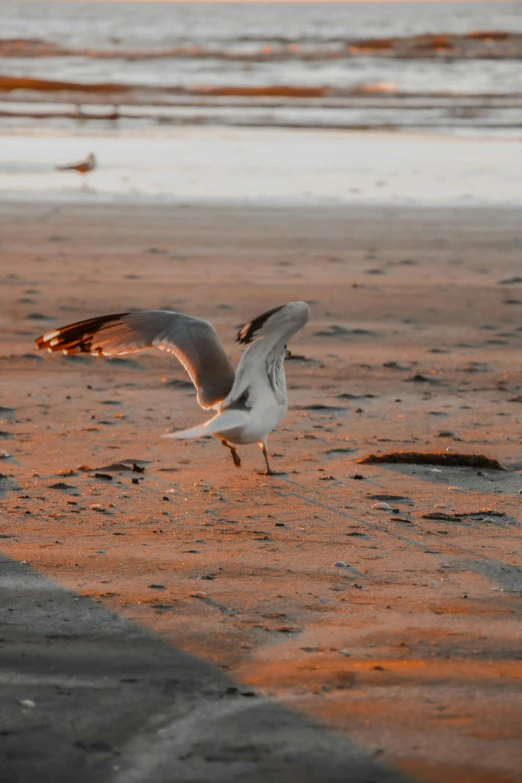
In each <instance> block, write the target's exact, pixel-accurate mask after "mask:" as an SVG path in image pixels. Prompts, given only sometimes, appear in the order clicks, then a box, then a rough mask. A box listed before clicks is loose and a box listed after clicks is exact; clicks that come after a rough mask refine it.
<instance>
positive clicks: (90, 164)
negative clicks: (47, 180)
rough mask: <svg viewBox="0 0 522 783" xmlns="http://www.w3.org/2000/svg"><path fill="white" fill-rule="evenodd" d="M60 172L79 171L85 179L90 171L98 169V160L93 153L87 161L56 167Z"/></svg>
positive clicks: (88, 156)
mask: <svg viewBox="0 0 522 783" xmlns="http://www.w3.org/2000/svg"><path fill="white" fill-rule="evenodd" d="M56 168H57V169H58V171H78V172H79V173H80V174H81V175H82V179H83V177H85V175H86V174H88V173H89V172H90V171H94V169H95V168H96V158H95V157H94V155H93V153H92V152H90V153H89V154H88V155H87V157H86V158H85V160H80V161H78V163H68V164H66V165H65V166H56Z"/></svg>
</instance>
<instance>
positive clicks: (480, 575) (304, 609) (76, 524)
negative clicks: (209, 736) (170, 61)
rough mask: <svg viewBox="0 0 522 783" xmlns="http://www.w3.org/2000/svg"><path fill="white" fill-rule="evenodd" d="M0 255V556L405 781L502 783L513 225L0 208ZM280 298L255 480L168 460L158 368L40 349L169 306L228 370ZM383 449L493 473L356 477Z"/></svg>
mask: <svg viewBox="0 0 522 783" xmlns="http://www.w3.org/2000/svg"><path fill="white" fill-rule="evenodd" d="M0 237H1V246H0V253H1V271H0V281H1V283H2V285H1V287H0V297H1V299H0V329H1V332H0V357H1V358H0V366H1V368H2V371H3V378H4V383H3V384H2V399H1V402H0V404H1V406H2V409H0V430H1V432H0V438H1V439H2V440H1V442H0V450H3V451H4V452H5V453H6V454H8V455H10V456H4V457H3V458H2V460H1V462H0V470H1V471H2V473H3V474H5V478H3V479H0V492H3V495H4V497H3V498H2V515H1V520H2V525H1V528H2V529H1V531H0V532H1V535H2V537H3V538H2V545H3V546H2V549H3V552H4V554H5V555H6V556H7V557H9V558H12V559H13V560H15V561H21V560H24V561H27V562H28V563H29V564H30V566H31V567H32V568H33V569H36V570H37V571H38V572H41V573H42V574H44V575H45V576H47V577H49V578H51V579H52V580H54V581H55V582H57V583H59V584H60V585H62V586H65V587H66V588H67V589H68V590H71V591H74V592H75V593H76V594H80V595H84V596H88V597H89V598H91V599H92V600H94V601H99V602H101V604H103V605H104V606H105V607H106V608H107V609H108V610H110V611H114V612H116V613H118V614H121V615H123V616H125V617H126V618H127V619H130V620H132V621H134V622H135V623H137V624H138V625H140V626H142V627H144V628H146V629H149V630H151V631H154V632H155V633H156V634H157V635H158V636H159V637H161V639H162V640H164V641H166V642H167V643H168V644H171V645H173V646H174V647H175V648H177V650H184V651H186V652H188V653H191V654H193V655H195V656H198V657H200V658H202V659H204V660H206V661H208V662H210V663H212V664H214V665H215V666H216V667H219V668H221V669H223V670H224V671H225V672H226V674H227V675H228V676H230V677H231V678H233V679H234V680H235V681H236V682H237V683H239V684H240V685H241V687H243V686H244V687H248V688H254V689H255V690H256V691H257V692H259V693H261V694H265V695H268V696H270V697H274V698H275V699H276V700H278V701H279V702H282V703H283V704H284V705H285V706H286V707H288V708H290V709H291V710H292V711H295V712H296V713H298V714H302V715H306V716H308V717H311V718H312V719H314V720H316V721H319V722H320V723H321V724H323V725H324V726H327V727H330V728H334V729H338V730H340V731H341V732H342V733H344V734H345V736H347V737H349V738H350V740H352V741H353V742H355V743H356V744H357V746H358V747H360V748H363V749H365V751H366V752H368V753H370V754H371V755H373V756H374V757H376V758H378V760H379V761H380V762H382V763H383V764H384V765H385V766H386V767H387V768H388V769H392V770H397V771H398V772H400V773H404V774H409V775H410V776H411V779H412V780H416V781H429V782H431V781H437V783H438V781H450V782H453V781H454V782H455V783H457V781H458V783H485V782H486V781H488V783H490V781H492V780H494V781H495V783H504V782H505V783H508V782H509V783H513V782H514V781H515V780H520V769H521V768H522V752H521V747H522V743H521V739H522V737H521V733H520V726H521V725H522V720H521V719H522V704H521V702H522V698H521V692H520V676H521V667H522V664H521V653H520V649H521V645H520V625H519V622H520V614H521V604H520V594H521V592H522V571H521V569H520V495H519V494H518V493H519V491H520V490H522V476H521V473H520V470H521V469H522V455H521V449H520V420H521V413H520V410H521V408H520V405H521V402H522V369H521V367H520V359H519V357H520V347H521V343H522V331H521V328H522V323H521V311H522V290H521V285H522V276H521V275H520V251H521V247H522V229H521V221H520V211H519V210H517V209H508V208H460V209H447V208H446V209H445V208H409V207H392V206H386V207H379V206H371V207H353V206H342V207H333V206H332V207H320V208H314V207H304V206H303V207H298V208H297V207H296V208H291V207H286V208H279V207H278V208H270V207H254V206H251V207H241V206H237V207H234V206H228V207H225V206H212V205H207V206H201V205H200V206H186V207H182V206H179V205H177V206H175V205H173V206H168V207H167V206H142V207H139V206H137V205H136V206H131V205H129V206H125V207H117V206H108V205H106V206H103V207H101V206H99V207H98V206H92V205H74V206H71V205H70V206H67V205H64V204H60V205H55V206H53V205H50V204H46V205H43V204H19V205H16V206H12V205H11V206H9V205H7V204H3V205H2V206H1V207H0ZM293 299H306V300H307V301H308V302H309V303H310V306H311V309H312V319H311V321H310V323H309V324H308V326H307V328H306V329H305V330H304V331H303V332H302V333H300V334H299V335H298V336H297V338H296V339H295V340H294V342H293V344H292V345H291V346H290V347H291V349H292V352H293V354H294V358H293V359H291V360H290V361H289V362H288V363H287V379H288V386H289V392H290V411H289V414H288V417H287V419H286V420H285V422H283V424H282V425H281V426H280V428H279V429H278V431H277V432H276V433H274V435H273V436H272V438H271V440H270V444H269V445H270V452H271V455H272V461H273V463H274V466H275V467H276V468H277V469H278V470H281V471H285V475H282V476H278V477H273V478H269V477H265V476H263V475H260V471H261V469H262V467H263V465H262V456H261V454H260V453H259V452H258V450H257V449H256V448H255V447H250V448H244V449H242V450H241V453H242V457H243V467H242V468H241V469H240V470H237V469H236V468H235V467H234V466H233V464H232V461H231V460H230V457H229V455H228V452H226V451H225V449H223V448H222V447H221V446H220V444H219V443H218V442H217V441H216V442H214V441H211V442H209V441H203V442H188V443H186V444H185V443H179V444H177V443H176V444H173V443H172V442H170V441H162V440H161V439H160V438H159V435H160V434H161V433H162V432H165V431H166V430H168V429H177V428H182V427H188V426H191V425H192V424H196V423H198V422H199V421H201V420H202V418H203V417H204V415H205V414H204V413H202V412H201V411H200V410H199V409H198V407H197V403H196V401H195V394H194V391H193V390H192V389H191V388H190V387H188V386H187V384H186V376H185V374H184V371H183V369H182V368H181V367H180V366H179V365H178V364H177V363H176V362H175V360H174V359H171V358H169V357H165V356H163V355H155V354H153V353H148V354H140V355H137V356H134V357H131V358H130V359H128V360H127V359H123V360H119V361H112V362H108V361H105V360H99V359H97V358H91V357H84V356H80V357H63V356H55V355H53V356H48V355H39V354H36V353H35V351H34V348H33V345H34V344H33V339H34V338H35V337H37V336H38V335H39V334H41V333H42V332H45V331H49V330H50V329H52V328H54V327H55V326H58V325H60V324H63V323H67V322H72V321H75V320H79V319H81V318H84V317H87V316H89V315H91V314H97V313H104V312H111V311H114V312H118V311H120V312H121V311H124V310H126V309H128V308H131V307H149V308H156V307H172V308H179V309H182V310H185V311H187V312H190V313H192V314H195V315H200V316H203V317H207V318H209V319H210V320H211V321H212V322H213V323H214V324H215V325H216V328H217V330H218V333H219V334H220V336H221V337H222V339H223V340H224V343H225V346H226V348H227V350H228V351H229V354H230V355H231V356H232V357H233V358H234V359H235V360H237V357H238V355H239V354H238V350H237V347H236V346H235V344H234V341H233V340H234V335H235V331H236V329H237V327H238V325H240V324H241V323H243V322H245V321H247V320H249V319H250V318H251V317H252V316H253V315H255V314H256V313H258V312H261V311H263V310H264V309H267V308H269V307H272V306H274V305H276V304H278V303H280V302H284V301H289V300H293ZM396 451H407V452H422V453H432V452H444V453H455V454H468V455H469V454H474V455H481V454H484V455H486V456H487V457H489V458H492V459H496V460H498V461H499V463H500V465H501V466H502V467H503V468H505V470H501V471H499V470H492V469H489V468H478V467H477V468H462V467H454V466H449V467H445V466H437V465H431V464H361V463H360V462H359V460H361V459H363V458H365V457H367V456H368V455H369V454H383V453H387V452H390V453H391V452H396ZM133 465H135V466H136V467H135V468H134V469H133ZM142 469H144V470H143V472H142ZM96 473H98V474H102V476H105V477H102V476H98V477H95V474H96ZM107 476H112V478H111V479H109V478H107ZM337 562H342V563H344V565H333V564H334V563H337ZM22 624H23V621H22ZM57 625H59V623H58V617H57ZM30 694H31V687H30V686H29V685H28V686H27V694H26V695H24V696H22V697H21V698H29V699H31V695H30ZM14 709H19V708H18V706H17V704H16V703H13V710H14ZM30 737H31V734H30V732H29V733H28V734H26V738H28V739H27V741H28V742H29V743H30ZM325 779H327V778H325Z"/></svg>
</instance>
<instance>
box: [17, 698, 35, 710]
mask: <svg viewBox="0 0 522 783" xmlns="http://www.w3.org/2000/svg"><path fill="white" fill-rule="evenodd" d="M19 704H20V705H21V706H22V707H29V708H30V709H34V708H35V707H36V703H35V702H34V701H33V700H32V699H22V700H21V701H20V702H19Z"/></svg>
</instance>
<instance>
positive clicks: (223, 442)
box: [221, 438, 241, 468]
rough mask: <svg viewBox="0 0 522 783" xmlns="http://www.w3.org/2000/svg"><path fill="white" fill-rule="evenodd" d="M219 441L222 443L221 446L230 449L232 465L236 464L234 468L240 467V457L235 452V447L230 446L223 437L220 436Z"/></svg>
mask: <svg viewBox="0 0 522 783" xmlns="http://www.w3.org/2000/svg"><path fill="white" fill-rule="evenodd" d="M221 443H222V444H223V446H226V447H227V449H230V453H231V454H232V459H233V460H234V465H235V466H236V468H240V467H241V457H240V456H239V454H238V453H237V451H236V449H235V447H234V446H231V445H230V443H229V442H228V441H226V440H225V438H221Z"/></svg>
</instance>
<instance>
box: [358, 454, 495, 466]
mask: <svg viewBox="0 0 522 783" xmlns="http://www.w3.org/2000/svg"><path fill="white" fill-rule="evenodd" d="M358 462H359V464H360V465H371V464H380V463H402V464H406V465H442V466H443V467H448V468H450V467H451V468H486V469H488V470H505V468H503V467H502V465H501V464H500V462H499V461H498V460H496V459H491V458H490V457H486V456H485V455H484V454H456V453H454V452H452V453H446V452H438V451H434V452H427V453H422V452H416V451H391V452H390V453H389V454H369V455H368V456H367V457H364V458H363V459H360V460H358Z"/></svg>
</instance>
